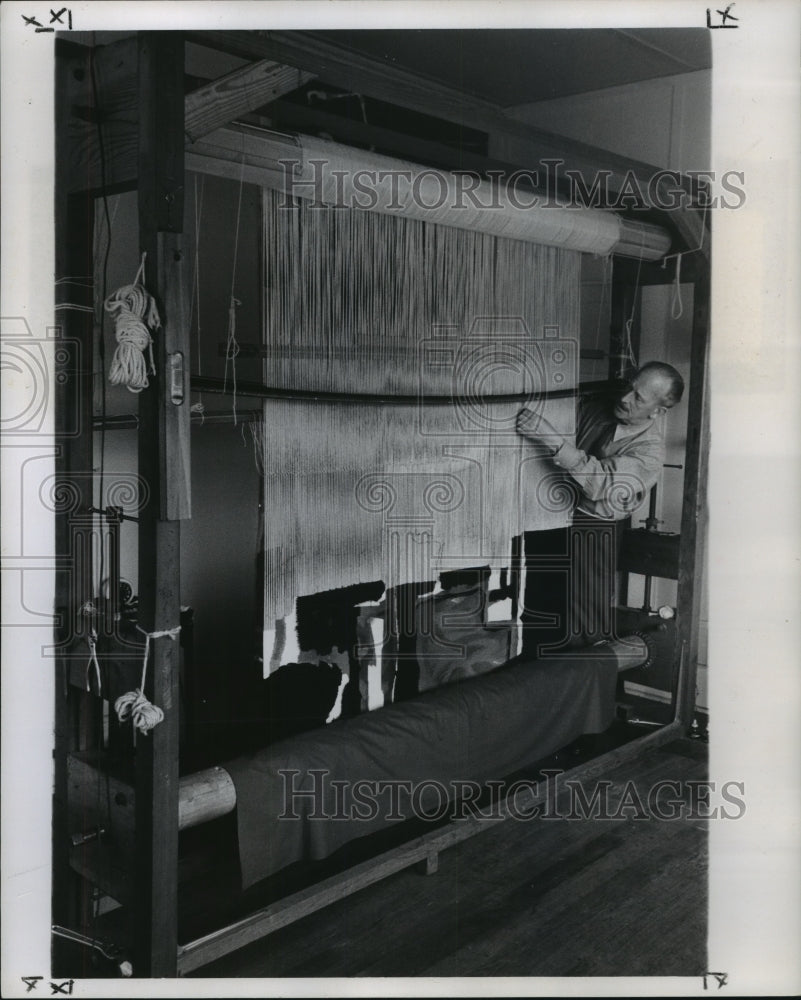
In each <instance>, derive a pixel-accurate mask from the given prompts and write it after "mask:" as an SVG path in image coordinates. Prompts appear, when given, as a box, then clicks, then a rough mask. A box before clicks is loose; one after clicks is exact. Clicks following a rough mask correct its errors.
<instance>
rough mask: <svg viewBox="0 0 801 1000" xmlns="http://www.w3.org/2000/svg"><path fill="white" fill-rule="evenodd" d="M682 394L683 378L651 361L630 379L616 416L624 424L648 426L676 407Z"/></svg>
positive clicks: (668, 368)
mask: <svg viewBox="0 0 801 1000" xmlns="http://www.w3.org/2000/svg"><path fill="white" fill-rule="evenodd" d="M683 393H684V379H683V378H682V377H681V375H680V374H679V373H678V372H677V371H676V369H675V368H674V367H673V366H672V365H668V364H665V362H663V361H649V362H648V364H645V365H643V366H642V368H640V369H639V370H638V371H637V372H636V373H635V375H634V377H633V378H632V379H631V380H630V382H629V386H628V388H627V389H626V390H625V391H624V392H623V394H622V396H621V397H620V400H619V401H618V403H617V405H616V406H615V410H614V413H615V417H616V418H617V419H618V420H619V421H620V423H622V424H629V425H636V424H641V423H645V421H647V420H652V419H653V418H654V417H655V416H657V415H658V414H659V413H663V412H664V411H665V410H667V409H670V407H671V406H675V405H676V403H678V402H679V400H680V399H681V397H682V394H683Z"/></svg>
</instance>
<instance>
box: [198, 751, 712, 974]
mask: <svg viewBox="0 0 801 1000" xmlns="http://www.w3.org/2000/svg"><path fill="white" fill-rule="evenodd" d="M706 750H707V747H706V745H705V744H704V743H702V742H701V741H698V740H689V739H685V740H678V741H676V742H673V743H671V744H668V745H667V746H664V747H661V748H657V749H655V750H653V751H650V752H649V753H648V754H646V755H644V756H643V757H642V758H640V759H638V760H637V761H635V762H633V763H631V762H629V763H627V764H624V765H621V766H619V767H617V768H616V769H615V770H613V771H610V772H609V773H607V774H605V775H604V777H603V780H605V781H609V782H611V786H610V787H609V791H608V801H609V803H610V808H609V813H610V814H611V815H612V816H615V814H616V813H618V812H619V816H618V818H611V819H598V818H589V819H570V818H565V817H564V816H560V817H559V818H553V819H547V820H545V819H539V820H529V821H518V820H508V821H507V822H505V823H503V824H499V825H494V826H492V828H490V829H488V830H487V831H486V832H483V833H481V834H479V835H478V836H475V837H473V838H471V839H470V840H467V841H465V842H463V843H462V844H460V845H458V846H456V847H453V848H451V849H449V850H448V851H445V852H444V853H443V854H441V855H440V858H439V871H438V872H437V873H436V874H434V875H430V876H426V875H423V874H421V873H420V872H418V871H416V870H414V869H409V870H406V871H403V872H400V873H398V874H397V875H394V876H392V877H391V878H388V879H385V880H384V881H383V882H380V883H378V884H376V885H374V886H371V887H369V888H368V889H364V890H362V891H361V892H359V893H357V894H355V895H353V896H351V897H349V898H347V899H344V900H341V901H339V902H338V903H336V904H334V905H332V906H330V907H328V908H326V909H325V910H322V911H320V912H318V913H315V914H312V915H311V916H309V917H306V918H304V919H303V920H301V921H298V922H297V923H296V924H293V925H292V926H290V927H286V928H283V929H282V930H280V931H277V932H276V933H274V934H272V935H271V936H270V937H267V938H265V939H263V940H262V941H259V942H257V943H255V944H253V945H251V946H249V947H247V948H244V949H241V950H240V951H238V952H236V953H234V954H232V955H229V956H227V957H226V958H224V959H221V960H219V961H217V962H215V963H213V964H211V965H207V966H205V967H204V968H203V969H201V970H199V971H198V973H197V974H196V975H198V976H200V977H203V978H205V977H218V976H219V977H249V978H267V977H270V978H271V977H297V976H303V977H307V976H308V977H331V976H700V975H701V974H702V973H703V972H704V971H705V968H706V919H707V878H706V871H707V835H706V827H707V823H706V822H705V821H704V820H703V819H700V818H698V817H697V816H693V815H692V814H691V810H690V809H689V808H687V809H685V810H684V811H683V815H682V816H681V818H677V819H672V820H660V819H658V818H655V817H654V816H653V815H652V814H651V813H650V812H649V810H648V809H647V802H648V793H649V791H650V790H651V789H652V788H653V787H654V785H656V783H657V782H660V781H672V782H682V783H684V782H688V781H699V780H704V779H705V778H706ZM593 786H594V782H588V783H587V786H586V788H585V789H584V791H585V794H587V795H590V794H591V793H592V791H593ZM681 790H682V794H681V796H680V797H681V798H682V799H684V801H685V802H687V801H688V796H689V789H688V788H687V787H686V786H684V785H682V789H681ZM670 797H671V798H675V797H676V796H675V795H671V796H670ZM638 801H639V802H642V803H643V804H644V805H646V810H645V813H646V818H635V813H637V812H638V809H637V803H638ZM567 807H568V803H567V801H566V800H565V799H564V798H563V799H560V805H559V807H558V812H559V813H560V814H563V813H565V812H566V811H567ZM624 807H625V808H624ZM641 815H642V814H641Z"/></svg>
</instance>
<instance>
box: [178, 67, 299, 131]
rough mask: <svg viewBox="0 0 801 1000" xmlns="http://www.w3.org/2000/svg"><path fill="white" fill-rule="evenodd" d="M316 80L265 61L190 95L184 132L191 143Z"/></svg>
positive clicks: (291, 69) (187, 98)
mask: <svg viewBox="0 0 801 1000" xmlns="http://www.w3.org/2000/svg"><path fill="white" fill-rule="evenodd" d="M312 79H314V74H313V73H307V72H305V71H304V70H299V69H295V68H293V67H290V66H282V65H280V64H279V63H276V62H272V61H271V60H269V59H262V60H260V61H259V62H257V63H253V64H252V65H249V66H243V67H242V68H241V69H238V70H235V71H234V72H233V73H229V74H228V76H224V77H222V78H221V79H219V80H214V81H213V82H212V83H209V84H207V85H206V86H203V87H199V88H198V89H197V90H194V91H192V93H191V94H187V95H186V98H185V100H184V131H185V133H186V137H187V139H188V140H189V141H190V142H194V141H195V140H196V139H199V138H200V137H201V136H204V135H208V134H209V133H210V132H213V131H214V130H215V129H216V128H219V127H220V126H221V125H226V124H228V122H230V121H233V120H234V118H237V117H238V116H239V115H243V114H246V113H247V112H249V111H255V110H256V109H257V108H260V107H262V105H264V104H269V103H270V102H272V101H274V100H276V99H277V98H279V97H282V96H283V95H284V94H288V93H290V92H291V91H293V90H296V89H297V88H298V87H302V86H303V84H304V83H308V81H309V80H312Z"/></svg>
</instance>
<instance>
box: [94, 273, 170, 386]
mask: <svg viewBox="0 0 801 1000" xmlns="http://www.w3.org/2000/svg"><path fill="white" fill-rule="evenodd" d="M145 257H146V254H144V253H143V254H142V263H141V264H140V266H139V270H138V271H137V273H136V278H135V279H134V283H133V284H132V285H125V286H124V287H123V288H119V289H117V291H116V292H114V293H113V295H109V297H108V298H107V299H106V301H105V303H104V308H105V310H106V312H107V313H110V314H111V315H112V316H114V322H115V336H116V338H117V349H116V350H115V351H114V357H113V359H112V361H111V369H110V371H109V377H108V380H109V382H111V384H112V385H124V386H125V387H126V388H127V389H128V390H129V391H130V392H141V391H142V390H143V389H146V388H147V387H148V385H149V384H150V383H149V382H148V378H147V363H146V361H145V351H146V350H147V351H148V353H149V356H150V373H151V374H152V375H155V374H156V366H155V364H154V362H153V338H152V336H151V331H154V330H158V329H159V328H160V327H161V318H160V317H159V311H158V308H157V306H156V302H155V300H154V299H153V296H152V295H150V293H149V292H148V291H147V290H146V289H145V288H144V287H143V286H142V285H141V284H140V279H141V278H143V277H144V267H145Z"/></svg>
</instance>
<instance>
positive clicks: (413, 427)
mask: <svg viewBox="0 0 801 1000" xmlns="http://www.w3.org/2000/svg"><path fill="white" fill-rule="evenodd" d="M264 208H265V213H264V217H265V227H264V233H265V237H264V239H265V243H264V246H265V288H264V293H265V296H264V301H265V327H266V329H265V348H266V351H265V353H266V358H265V370H266V378H267V380H268V381H270V382H271V383H272V384H275V385H279V386H282V387H285V388H288V389H292V388H303V389H312V390H321V391H325V390H329V391H348V390H352V389H353V388H354V386H357V387H358V388H359V390H360V391H369V392H375V393H386V394H387V395H393V394H410V393H419V394H421V395H425V394H429V393H431V394H452V395H453V396H454V405H453V406H450V407H448V406H445V407H426V406H424V405H421V406H418V407H409V408H403V407H376V406H374V405H372V404H369V403H368V404H362V403H353V404H349V405H348V406H341V405H334V404H331V405H329V404H326V403H323V402H321V401H318V402H315V403H314V404H312V405H308V406H307V405H304V404H303V403H300V402H298V401H297V400H270V401H269V402H267V403H266V404H265V410H264V413H265V425H264V432H263V437H264V440H263V445H262V448H261V451H262V456H263V460H264V470H265V471H264V509H265V512H269V513H268V514H266V516H265V523H264V533H265V619H266V620H269V621H270V622H271V623H272V621H273V620H274V619H276V618H280V617H282V616H284V615H287V614H291V613H292V610H293V607H294V599H295V598H296V597H297V596H299V595H303V594H311V593H316V592H320V591H325V590H332V589H334V588H338V587H343V586H347V585H349V584H353V583H358V582H365V581H370V580H382V581H383V583H384V584H385V586H387V587H389V586H394V585H399V584H402V583H411V582H420V581H424V580H429V579H433V578H434V576H435V575H436V573H437V572H439V570H440V569H442V568H445V567H449V568H453V567H454V566H455V565H460V566H475V565H477V563H481V564H484V563H494V562H497V563H498V565H501V564H504V565H506V564H508V560H509V552H510V548H511V540H512V538H513V537H515V536H516V535H519V534H520V532H521V530H536V529H544V528H552V527H561V526H563V525H564V524H565V523H566V522H567V519H568V516H569V515H568V512H567V510H566V509H563V508H560V507H558V506H556V507H554V508H547V509H545V508H543V507H542V505H541V504H539V503H538V502H537V500H536V496H537V485H538V483H539V482H540V480H541V479H542V477H544V476H546V475H547V474H548V473H549V466H548V463H547V462H546V460H545V459H543V458H541V457H538V456H537V454H535V453H534V451H533V449H532V448H531V446H530V445H529V444H528V443H527V442H525V441H524V440H523V439H522V438H521V437H520V436H519V435H518V434H517V433H516V431H515V422H514V418H515V414H516V412H517V410H518V409H519V406H520V404H518V403H511V404H509V403H506V404H486V403H484V402H482V397H483V396H484V395H485V394H492V393H499V394H502V393H529V392H536V391H539V390H542V389H548V388H550V387H555V388H569V387H570V386H571V385H573V384H575V379H576V376H577V373H578V355H577V350H576V347H577V336H576V335H577V331H578V329H579V296H578V295H577V290H578V288H579V281H580V266H581V257H580V254H579V253H578V252H576V251H572V250H562V249H556V248H553V247H544V246H538V245H536V244H534V243H529V242H523V241H520V240H514V239H509V238H504V237H498V236H493V235H490V234H487V233H482V232H475V231H469V230H463V229H456V228H452V227H448V226H444V225H437V224H428V223H426V222H424V221H422V220H419V219H410V218H404V217H400V218H399V217H395V216H391V215H379V214H376V213H370V212H358V211H337V210H335V209H333V208H332V209H321V208H319V207H318V206H315V207H312V206H310V205H307V204H306V203H305V202H303V201H298V202H295V203H293V204H292V206H291V207H287V206H286V205H285V204H284V203H283V202H282V201H281V196H279V195H278V194H275V193H274V192H270V191H266V192H265V194H264ZM545 328H551V330H554V329H555V330H556V331H558V333H557V334H556V337H554V338H553V339H551V338H552V337H553V334H552V333H551V332H549V333H548V335H547V336H546V334H545ZM457 399H460V400H461V401H460V402H457ZM546 406H547V409H546V415H547V416H548V419H549V420H551V422H552V423H554V425H555V426H557V427H563V428H564V429H565V431H566V432H567V431H568V429H569V428H570V427H571V425H572V413H573V409H574V403H573V401H572V400H570V399H564V400H555V401H549V402H548V403H547V404H546ZM260 430H261V428H260ZM551 474H552V473H551ZM269 627H272V624H270V626H269Z"/></svg>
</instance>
